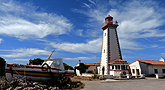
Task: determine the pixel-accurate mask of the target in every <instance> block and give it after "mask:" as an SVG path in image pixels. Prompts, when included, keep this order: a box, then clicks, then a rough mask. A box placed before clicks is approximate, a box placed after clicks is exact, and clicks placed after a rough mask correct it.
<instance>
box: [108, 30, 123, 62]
mask: <svg viewBox="0 0 165 90" xmlns="http://www.w3.org/2000/svg"><path fill="white" fill-rule="evenodd" d="M116 32H117V31H116V28H109V37H110V39H109V46H110V47H109V51H110V53H109V54H110V56H111V57H110V61H113V60H116V59H121V58H120V57H121V56H120V52H119V51H120V50H119V49H120V47H119V45H118V37H117V33H116ZM110 61H109V62H110Z"/></svg>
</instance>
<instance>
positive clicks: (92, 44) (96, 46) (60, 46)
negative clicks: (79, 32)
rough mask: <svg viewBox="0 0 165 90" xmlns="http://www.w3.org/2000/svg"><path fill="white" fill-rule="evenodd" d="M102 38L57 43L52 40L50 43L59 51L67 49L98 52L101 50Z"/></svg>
mask: <svg viewBox="0 0 165 90" xmlns="http://www.w3.org/2000/svg"><path fill="white" fill-rule="evenodd" d="M101 44H102V38H98V39H94V40H91V41H87V43H67V42H63V43H55V42H51V43H50V45H51V46H52V47H54V48H56V50H58V51H67V52H73V53H86V52H91V53H98V52H100V51H101Z"/></svg>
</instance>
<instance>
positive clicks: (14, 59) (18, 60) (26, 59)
mask: <svg viewBox="0 0 165 90" xmlns="http://www.w3.org/2000/svg"><path fill="white" fill-rule="evenodd" d="M13 60H14V61H29V59H13Z"/></svg>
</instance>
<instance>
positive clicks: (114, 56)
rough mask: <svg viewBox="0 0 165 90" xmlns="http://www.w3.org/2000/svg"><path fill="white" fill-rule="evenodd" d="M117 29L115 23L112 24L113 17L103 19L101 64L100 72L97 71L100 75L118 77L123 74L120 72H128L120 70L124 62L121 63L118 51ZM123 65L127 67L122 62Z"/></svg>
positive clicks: (125, 63)
mask: <svg viewBox="0 0 165 90" xmlns="http://www.w3.org/2000/svg"><path fill="white" fill-rule="evenodd" d="M117 27H118V23H117V21H115V23H113V17H111V16H110V15H108V16H107V17H106V18H105V24H104V25H103V26H102V27H101V28H102V29H103V38H102V51H101V63H100V71H99V74H100V75H117V76H118V75H120V73H123V71H122V70H125V71H126V72H128V70H126V68H122V67H123V61H124V60H123V61H122V55H121V51H120V45H119V40H118V35H117V30H116V28H117ZM113 61H114V62H113ZM115 61H118V62H115ZM119 61H120V62H119ZM124 65H127V61H126V62H124ZM121 66H122V67H121ZM113 67H114V68H113ZM115 67H116V68H115ZM125 67H127V66H125ZM112 68H113V69H112ZM117 73H118V74H117Z"/></svg>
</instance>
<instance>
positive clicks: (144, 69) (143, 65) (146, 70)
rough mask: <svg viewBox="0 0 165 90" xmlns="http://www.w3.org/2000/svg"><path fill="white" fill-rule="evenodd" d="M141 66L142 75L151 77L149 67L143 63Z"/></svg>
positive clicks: (140, 63)
mask: <svg viewBox="0 0 165 90" xmlns="http://www.w3.org/2000/svg"><path fill="white" fill-rule="evenodd" d="M139 65H140V67H141V74H145V75H146V76H148V75H149V69H148V65H147V64H145V63H142V62H139Z"/></svg>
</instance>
